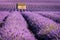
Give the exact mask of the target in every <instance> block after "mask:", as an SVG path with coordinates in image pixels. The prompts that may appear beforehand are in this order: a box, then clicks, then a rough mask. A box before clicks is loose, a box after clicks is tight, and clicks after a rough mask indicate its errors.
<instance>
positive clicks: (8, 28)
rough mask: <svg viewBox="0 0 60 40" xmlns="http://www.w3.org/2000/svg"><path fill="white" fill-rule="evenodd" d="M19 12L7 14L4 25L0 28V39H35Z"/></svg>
mask: <svg viewBox="0 0 60 40" xmlns="http://www.w3.org/2000/svg"><path fill="white" fill-rule="evenodd" d="M27 27H28V25H27V23H26V21H25V19H24V18H23V17H22V15H21V13H20V12H17V11H16V12H12V13H11V14H9V16H8V18H7V20H6V22H5V25H4V26H3V27H2V28H0V39H1V40H36V39H35V37H34V35H33V33H31V32H30V31H29V30H28V28H27Z"/></svg>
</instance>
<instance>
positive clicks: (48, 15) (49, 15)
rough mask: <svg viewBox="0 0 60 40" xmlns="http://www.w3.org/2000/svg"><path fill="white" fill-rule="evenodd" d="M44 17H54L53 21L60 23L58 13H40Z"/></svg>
mask: <svg viewBox="0 0 60 40" xmlns="http://www.w3.org/2000/svg"><path fill="white" fill-rule="evenodd" d="M38 14H40V15H42V16H44V17H47V18H49V19H52V20H53V21H55V22H57V23H60V15H58V13H57V14H56V13H38Z"/></svg>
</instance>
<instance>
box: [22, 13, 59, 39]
mask: <svg viewBox="0 0 60 40" xmlns="http://www.w3.org/2000/svg"><path fill="white" fill-rule="evenodd" d="M22 15H23V17H24V18H25V20H26V21H27V23H28V25H29V29H30V30H31V31H32V32H33V33H34V34H35V36H36V38H37V39H38V40H42V39H45V40H51V39H52V40H54V39H55V40H57V39H58V40H59V38H60V34H59V33H60V27H59V26H58V24H57V23H55V22H54V21H52V20H50V19H49V18H46V17H43V16H41V15H39V14H36V13H33V12H22Z"/></svg>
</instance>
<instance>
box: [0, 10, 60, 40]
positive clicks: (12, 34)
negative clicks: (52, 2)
mask: <svg viewBox="0 0 60 40" xmlns="http://www.w3.org/2000/svg"><path fill="white" fill-rule="evenodd" d="M0 17H1V18H0V40H60V15H59V14H55V13H40V12H39V13H38V12H28V11H26V12H19V11H13V12H8V11H4V12H0ZM55 20H57V21H58V22H59V23H58V22H57V21H55ZM1 23H2V24H1Z"/></svg>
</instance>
